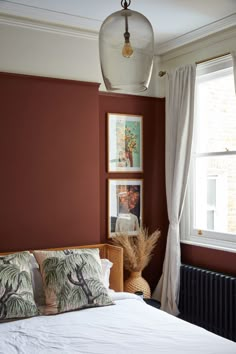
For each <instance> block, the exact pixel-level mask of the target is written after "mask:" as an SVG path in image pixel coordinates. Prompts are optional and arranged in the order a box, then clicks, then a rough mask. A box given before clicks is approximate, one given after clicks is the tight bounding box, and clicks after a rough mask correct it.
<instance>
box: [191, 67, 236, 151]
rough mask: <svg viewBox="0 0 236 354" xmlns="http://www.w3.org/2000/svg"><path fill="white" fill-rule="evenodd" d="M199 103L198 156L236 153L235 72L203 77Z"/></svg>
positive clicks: (200, 84)
mask: <svg viewBox="0 0 236 354" xmlns="http://www.w3.org/2000/svg"><path fill="white" fill-rule="evenodd" d="M196 103H197V105H196V107H197V109H196V118H197V145H196V152H201V153H202V152H216V151H217V152H219V151H227V150H229V151H232V150H235V151H236V96H235V90H234V77H233V69H232V68H229V69H224V70H220V71H218V72H217V73H211V74H208V75H203V76H200V77H199V78H198V79H197V100H196Z"/></svg>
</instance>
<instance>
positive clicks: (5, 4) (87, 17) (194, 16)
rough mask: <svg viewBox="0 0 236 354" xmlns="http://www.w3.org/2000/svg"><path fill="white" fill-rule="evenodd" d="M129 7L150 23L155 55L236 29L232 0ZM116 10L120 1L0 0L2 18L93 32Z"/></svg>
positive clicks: (137, 0)
mask: <svg viewBox="0 0 236 354" xmlns="http://www.w3.org/2000/svg"><path fill="white" fill-rule="evenodd" d="M130 8H131V9H133V10H135V11H138V12H141V13H142V14H143V15H145V16H146V17H147V18H148V19H149V21H150V22H151V23H152V26H153V29H154V34H155V44H156V53H157V54H162V53H164V52H166V51H168V50H170V49H173V48H174V47H177V46H179V45H183V44H187V43H189V42H191V41H194V40H196V39H200V38H202V37H204V36H207V35H209V34H212V33H215V32H218V31H221V30H224V29H227V28H229V27H232V26H236V0H132V2H131V6H130ZM120 9H121V6H120V0H16V1H10V0H9V1H8V0H7V1H5V0H0V15H2V16H6V15H13V16H17V17H25V18H28V19H29V18H30V19H32V20H35V21H37V22H47V23H50V24H55V25H63V26H69V27H73V28H78V29H80V30H83V31H89V32H90V31H91V32H96V33H98V32H99V28H100V26H101V24H102V22H103V20H104V19H105V18H106V17H107V16H108V15H110V14H111V13H112V12H115V11H118V10H120Z"/></svg>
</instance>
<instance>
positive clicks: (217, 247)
mask: <svg viewBox="0 0 236 354" xmlns="http://www.w3.org/2000/svg"><path fill="white" fill-rule="evenodd" d="M180 242H181V243H184V244H187V245H192V246H199V247H204V248H211V249H215V250H220V251H225V252H231V253H236V245H235V248H232V247H227V244H225V245H212V244H211V243H210V242H209V241H208V240H207V239H204V240H202V242H199V241H198V242H196V241H194V240H181V241H180Z"/></svg>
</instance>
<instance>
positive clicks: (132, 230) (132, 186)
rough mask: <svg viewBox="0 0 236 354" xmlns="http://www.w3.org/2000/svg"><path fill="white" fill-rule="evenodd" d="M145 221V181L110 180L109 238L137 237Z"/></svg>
mask: <svg viewBox="0 0 236 354" xmlns="http://www.w3.org/2000/svg"><path fill="white" fill-rule="evenodd" d="M142 220H143V180H142V179H109V180H108V237H109V238H111V237H114V236H116V235H118V234H119V233H128V234H129V235H137V234H138V230H139V228H140V227H141V226H142Z"/></svg>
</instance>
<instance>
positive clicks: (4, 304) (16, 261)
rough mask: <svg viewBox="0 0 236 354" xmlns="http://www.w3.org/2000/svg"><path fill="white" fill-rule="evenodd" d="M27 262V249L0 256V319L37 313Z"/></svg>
mask: <svg viewBox="0 0 236 354" xmlns="http://www.w3.org/2000/svg"><path fill="white" fill-rule="evenodd" d="M29 264H30V253H29V252H27V251H25V252H19V253H14V254H9V255H7V256H0V320H7V319H12V318H22V317H31V316H35V315H38V309H37V306H36V304H35V302H34V295H33V288H32V281H31V273H30V269H29Z"/></svg>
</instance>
